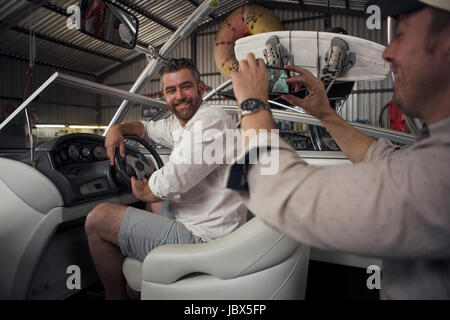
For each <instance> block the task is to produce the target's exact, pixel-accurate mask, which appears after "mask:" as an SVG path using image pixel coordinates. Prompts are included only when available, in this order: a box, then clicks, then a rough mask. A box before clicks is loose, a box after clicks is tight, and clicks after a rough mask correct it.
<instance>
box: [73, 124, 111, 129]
mask: <svg viewBox="0 0 450 320" xmlns="http://www.w3.org/2000/svg"><path fill="white" fill-rule="evenodd" d="M69 128H71V129H106V128H107V126H81V125H70V126H69Z"/></svg>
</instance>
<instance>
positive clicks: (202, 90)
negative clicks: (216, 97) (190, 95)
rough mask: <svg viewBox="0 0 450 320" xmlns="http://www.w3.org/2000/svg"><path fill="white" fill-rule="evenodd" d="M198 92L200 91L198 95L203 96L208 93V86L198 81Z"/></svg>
mask: <svg viewBox="0 0 450 320" xmlns="http://www.w3.org/2000/svg"><path fill="white" fill-rule="evenodd" d="M198 90H199V91H200V95H201V96H203V94H204V93H205V92H206V91H208V86H207V85H206V84H205V83H204V82H203V81H200V82H199V83H198Z"/></svg>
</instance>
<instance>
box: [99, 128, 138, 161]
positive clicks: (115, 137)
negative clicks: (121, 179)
mask: <svg viewBox="0 0 450 320" xmlns="http://www.w3.org/2000/svg"><path fill="white" fill-rule="evenodd" d="M124 134H131V135H135V136H138V137H142V135H143V134H144V125H143V124H142V123H141V122H140V121H132V122H127V123H121V124H116V125H114V126H112V127H111V128H110V129H109V131H108V133H107V134H106V138H105V148H106V154H107V156H108V159H109V162H110V163H111V165H112V166H113V165H114V154H115V152H116V148H119V152H120V156H122V157H125V143H124V141H123V135H124Z"/></svg>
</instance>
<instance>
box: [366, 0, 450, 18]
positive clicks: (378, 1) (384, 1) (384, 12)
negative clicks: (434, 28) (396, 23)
mask: <svg viewBox="0 0 450 320" xmlns="http://www.w3.org/2000/svg"><path fill="white" fill-rule="evenodd" d="M371 5H377V6H379V7H380V9H381V17H382V18H386V17H393V18H397V17H398V16H399V15H401V14H406V13H409V12H411V11H414V10H417V9H420V8H422V7H424V6H430V7H434V8H436V9H441V10H444V11H447V12H448V11H450V1H449V0H372V1H369V3H368V4H367V6H366V8H367V7H369V6H371Z"/></svg>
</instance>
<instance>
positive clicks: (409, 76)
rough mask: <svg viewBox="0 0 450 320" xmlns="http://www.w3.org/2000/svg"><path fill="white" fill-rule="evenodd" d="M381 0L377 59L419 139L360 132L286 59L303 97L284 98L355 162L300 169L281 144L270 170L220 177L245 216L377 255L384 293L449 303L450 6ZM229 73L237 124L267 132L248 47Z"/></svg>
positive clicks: (261, 82)
mask: <svg viewBox="0 0 450 320" xmlns="http://www.w3.org/2000/svg"><path fill="white" fill-rule="evenodd" d="M376 2H377V4H378V5H379V6H380V8H381V13H382V14H385V15H388V16H392V17H394V18H398V30H397V31H398V33H397V35H396V37H395V38H394V39H393V40H392V41H391V43H389V45H388V46H387V47H386V49H385V51H384V53H383V58H384V59H385V60H386V61H387V62H389V63H390V64H391V66H392V71H393V72H394V74H395V82H394V84H393V88H394V99H393V100H394V102H395V104H396V105H397V106H398V107H399V108H401V110H402V111H403V112H404V113H405V114H407V115H408V116H411V117H416V118H420V119H422V120H423V121H424V122H425V128H424V131H423V133H422V135H421V137H420V138H419V139H418V141H417V142H416V143H415V144H414V145H412V146H409V147H406V148H402V149H400V148H399V147H398V146H396V145H393V144H392V143H390V142H389V141H387V140H386V139H379V140H378V141H375V140H373V139H372V138H370V137H368V136H366V135H364V134H362V133H360V132H359V131H357V130H355V129H354V128H353V127H351V126H350V125H349V124H348V123H347V122H346V121H345V120H343V119H342V118H340V117H339V115H338V114H337V113H336V112H335V111H334V110H333V109H331V107H330V105H329V102H328V99H327V96H326V93H325V88H324V86H323V84H322V83H321V82H320V81H319V80H318V79H317V78H315V77H314V76H313V75H312V74H311V73H310V72H308V71H307V70H305V69H302V68H299V67H296V66H287V68H288V69H289V70H291V71H295V72H296V73H298V75H297V76H295V77H293V78H291V79H289V80H288V82H289V83H290V84H292V85H293V86H295V89H296V90H298V89H299V88H300V87H301V86H306V88H307V90H308V96H306V97H305V98H304V99H300V98H298V97H295V96H292V95H287V96H285V97H284V99H285V100H287V101H289V102H291V103H293V104H295V105H297V106H300V107H301V108H303V109H304V110H305V111H306V112H307V113H309V114H310V115H313V116H315V117H316V118H317V119H319V120H320V121H321V122H322V123H323V125H324V126H325V127H326V128H327V130H328V131H329V132H330V133H331V135H332V136H333V138H334V139H335V140H336V142H337V143H338V144H339V146H340V147H341V150H342V151H343V152H344V153H345V154H346V155H347V156H348V158H349V159H350V160H352V162H353V163H354V164H350V165H344V166H339V167H322V168H318V167H312V166H307V165H306V163H305V162H304V161H303V160H302V159H301V158H299V157H298V155H297V154H296V152H295V150H293V149H292V148H291V147H290V146H289V145H287V144H286V143H285V142H283V141H280V147H279V148H276V149H275V148H272V149H270V151H267V152H268V154H267V155H266V156H268V155H269V156H270V154H273V153H274V152H278V156H279V161H280V163H279V171H278V173H277V174H275V175H262V174H261V173H260V170H261V169H262V168H263V166H262V165H261V164H260V163H258V164H255V165H251V166H246V167H243V166H240V165H238V164H235V165H233V170H230V175H229V179H227V183H228V186H229V187H231V188H235V189H241V190H240V194H241V196H242V198H243V199H244V203H245V204H246V205H247V207H248V208H249V210H251V211H252V213H254V214H255V215H256V216H258V217H259V218H261V219H262V220H264V221H266V222H267V223H269V224H270V225H272V226H274V227H275V228H277V229H279V230H281V231H283V232H286V233H287V234H288V235H290V236H292V237H293V238H295V239H297V240H298V241H300V242H302V243H305V244H309V245H311V246H314V247H318V248H322V249H329V250H337V251H344V252H349V253H355V254H360V255H364V256H372V257H378V258H381V259H382V260H383V266H382V273H383V276H382V279H381V297H382V298H383V299H449V298H450V196H449V195H450V103H449V101H450V1H448V0H442V1H439V0H420V1H411V0H409V1H405V0H401V1H400V0H397V1H394V0H385V1H376ZM231 77H232V80H233V87H234V92H235V95H236V98H237V100H238V102H239V104H240V107H241V117H242V121H241V126H242V130H243V131H244V132H246V131H248V130H267V129H273V128H274V123H273V119H272V115H271V112H270V108H269V107H268V105H267V98H268V97H267V91H268V90H267V88H268V76H267V71H266V67H265V65H264V61H263V60H261V59H255V57H254V55H253V54H249V55H248V56H247V60H243V61H241V63H240V66H239V71H233V72H232V74H231ZM256 79H257V81H256ZM249 145H250V148H252V147H253V143H252V141H250V142H249ZM261 145H262V144H260V146H261ZM268 149H269V148H267V145H265V146H264V148H260V150H268ZM250 151H251V150H250ZM238 163H240V162H238ZM244 168H245V169H246V170H240V172H239V170H237V169H244ZM242 179H244V180H245V179H246V183H247V187H248V188H247V190H245V188H242V187H241V185H242ZM236 181H237V183H236ZM274 186H277V188H274ZM242 189H244V190H242Z"/></svg>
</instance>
